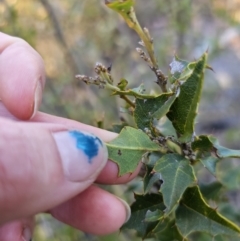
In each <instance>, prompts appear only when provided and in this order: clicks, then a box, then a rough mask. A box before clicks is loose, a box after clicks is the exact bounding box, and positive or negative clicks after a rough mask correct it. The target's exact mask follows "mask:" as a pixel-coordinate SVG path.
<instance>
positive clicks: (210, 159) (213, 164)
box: [200, 155, 220, 176]
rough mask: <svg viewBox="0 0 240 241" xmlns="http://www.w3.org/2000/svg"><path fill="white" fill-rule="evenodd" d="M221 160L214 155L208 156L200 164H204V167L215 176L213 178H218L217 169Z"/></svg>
mask: <svg viewBox="0 0 240 241" xmlns="http://www.w3.org/2000/svg"><path fill="white" fill-rule="evenodd" d="M219 160H220V159H219V158H218V157H216V156H213V155H207V156H204V157H203V158H201V159H200V162H201V163H202V164H203V166H204V167H205V168H206V169H207V170H208V171H209V172H211V173H212V174H213V176H216V175H217V173H216V168H217V163H218V162H219Z"/></svg>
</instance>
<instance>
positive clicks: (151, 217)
mask: <svg viewBox="0 0 240 241" xmlns="http://www.w3.org/2000/svg"><path fill="white" fill-rule="evenodd" d="M163 214H164V212H163V211H162V210H159V209H157V210H155V211H153V212H152V211H150V210H148V211H147V213H146V216H145V220H144V221H145V222H155V221H158V220H159V219H161V218H162V217H163Z"/></svg>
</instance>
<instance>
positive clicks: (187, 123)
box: [167, 53, 207, 142]
mask: <svg viewBox="0 0 240 241" xmlns="http://www.w3.org/2000/svg"><path fill="white" fill-rule="evenodd" d="M206 58H207V54H206V53H205V54H203V56H202V57H201V58H200V59H199V60H198V61H197V62H196V66H195V67H194V70H193V72H192V74H191V75H190V76H189V77H188V78H187V80H186V81H185V82H184V83H183V84H182V85H181V86H180V94H179V96H178V97H177V98H176V100H175V102H174V103H173V105H172V106H171V108H170V111H169V112H168V114H167V116H168V118H169V120H171V121H172V124H173V126H174V127H175V129H176V131H177V133H178V135H179V136H180V140H181V141H183V142H189V141H191V139H192V136H193V132H194V121H195V117H196V114H197V108H198V104H199V101H200V95H201V92H202V85H203V72H204V69H205V65H206Z"/></svg>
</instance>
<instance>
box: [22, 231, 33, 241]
mask: <svg viewBox="0 0 240 241" xmlns="http://www.w3.org/2000/svg"><path fill="white" fill-rule="evenodd" d="M22 239H23V241H31V240H32V232H31V230H30V228H24V229H23V232H22Z"/></svg>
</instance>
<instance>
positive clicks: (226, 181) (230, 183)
mask: <svg viewBox="0 0 240 241" xmlns="http://www.w3.org/2000/svg"><path fill="white" fill-rule="evenodd" d="M218 180H219V181H220V182H221V183H222V184H223V185H224V186H226V187H227V188H228V189H229V190H239V189H240V168H239V167H237V168H236V167H229V168H225V169H223V170H221V171H219V172H218Z"/></svg>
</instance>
